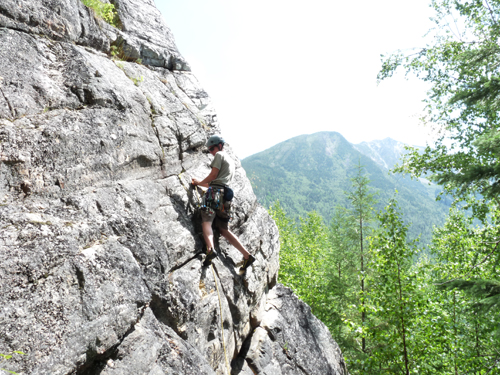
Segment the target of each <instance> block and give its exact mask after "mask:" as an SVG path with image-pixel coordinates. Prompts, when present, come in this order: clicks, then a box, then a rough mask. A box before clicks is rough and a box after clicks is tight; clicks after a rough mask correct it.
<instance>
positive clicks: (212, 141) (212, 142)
mask: <svg viewBox="0 0 500 375" xmlns="http://www.w3.org/2000/svg"><path fill="white" fill-rule="evenodd" d="M219 143H222V146H224V143H225V142H224V138H222V137H221V136H220V135H218V134H214V135H212V136H211V137H210V138H208V141H207V143H206V144H205V146H207V148H210V147H212V146H217V145H218V144H219Z"/></svg>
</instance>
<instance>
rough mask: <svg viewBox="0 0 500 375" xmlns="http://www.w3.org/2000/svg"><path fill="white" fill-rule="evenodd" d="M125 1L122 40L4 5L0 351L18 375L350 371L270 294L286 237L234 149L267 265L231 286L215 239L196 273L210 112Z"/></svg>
mask: <svg viewBox="0 0 500 375" xmlns="http://www.w3.org/2000/svg"><path fill="white" fill-rule="evenodd" d="M114 3H115V5H116V7H117V9H118V14H119V17H120V21H121V23H122V29H121V30H118V29H115V28H113V27H112V26H110V25H107V24H105V23H104V22H102V21H100V20H99V19H95V18H94V17H93V16H92V14H91V13H89V12H88V10H87V9H86V8H85V6H83V5H82V4H81V2H80V1H79V0H65V1H41V0H36V1H32V0H30V1H22V0H4V1H2V3H1V4H0V77H1V79H0V228H1V229H0V257H1V259H2V262H1V263H0V303H1V306H2V308H1V310H0V353H8V352H11V351H12V350H22V351H23V352H25V353H26V354H27V355H26V356H22V357H21V358H15V359H13V360H12V361H9V363H8V365H9V366H10V367H9V369H12V370H14V371H16V372H18V373H19V374H40V375H41V374H51V375H55V374H80V375H83V374H106V375H108V374H113V375H118V374H151V375H153V374H155V375H156V374H158V375H159V374H190V375H191V374H228V373H229V370H228V368H227V365H226V361H225V357H227V359H228V361H227V362H228V363H229V365H230V366H231V367H232V369H231V370H230V371H231V373H233V374H238V373H240V374H245V373H249V374H250V373H252V371H253V372H254V373H262V374H279V373H282V374H316V373H318V374H319V373H321V374H346V373H347V372H346V371H345V369H344V367H343V366H344V365H343V359H342V356H341V354H340V352H339V350H338V347H336V344H335V343H334V342H333V340H332V339H331V337H330V336H329V333H328V330H327V329H326V328H325V327H324V326H323V325H322V324H321V323H320V322H319V321H317V320H315V318H314V317H313V316H312V315H311V313H310V311H309V310H307V307H306V305H304V304H303V303H301V302H300V301H298V300H296V297H294V296H293V294H292V293H291V292H290V291H289V290H287V289H284V288H283V287H282V286H279V285H277V284H276V278H277V272H278V267H279V263H278V251H279V240H278V231H277V228H276V226H275V224H274V222H273V221H272V220H271V218H270V217H269V215H268V214H267V212H266V210H265V209H264V208H262V207H261V206H260V205H259V204H258V203H257V201H256V198H255V195H254V194H253V192H252V189H251V186H250V183H249V181H248V179H247V178H246V175H245V171H244V170H243V169H242V168H241V164H240V163H239V161H238V160H237V158H236V156H235V155H234V153H233V152H232V150H231V148H230V145H229V147H228V152H229V154H230V155H231V157H233V158H234V159H235V160H236V163H237V170H236V177H235V183H234V190H235V193H236V198H235V207H236V209H235V217H234V219H233V222H232V224H231V226H232V230H233V231H234V232H235V233H236V234H237V235H238V236H239V238H240V240H241V241H242V242H243V243H244V244H245V246H247V247H248V248H249V249H250V251H251V252H252V254H254V255H255V257H256V258H257V262H256V263H255V264H254V265H253V267H251V268H250V269H249V270H248V271H247V274H246V275H244V276H241V275H239V274H237V270H238V267H239V265H240V263H241V261H242V258H241V254H240V253H239V252H238V251H236V250H235V249H234V248H232V247H231V246H229V245H228V244H227V243H226V242H225V240H223V239H220V240H219V241H218V246H219V247H220V249H221V255H220V257H219V258H218V259H216V260H215V261H214V262H213V271H212V268H210V267H203V266H202V261H203V257H204V255H203V254H202V250H203V244H202V239H201V227H200V222H199V212H198V210H197V200H198V196H197V193H196V192H195V191H194V190H193V189H192V188H191V187H190V186H189V182H190V180H191V177H197V178H200V177H203V176H205V175H206V174H207V173H208V172H209V170H210V168H209V165H210V160H209V157H208V155H207V154H206V153H204V152H203V151H204V150H203V149H204V143H205V140H206V139H207V137H208V136H209V135H210V134H213V133H219V132H220V128H219V124H218V122H217V116H216V113H215V111H214V109H213V107H212V105H211V102H210V99H209V97H208V95H207V93H206V92H205V91H204V90H203V89H202V88H201V87H200V86H199V84H198V82H197V80H196V78H195V77H194V76H193V74H192V73H191V72H190V71H189V66H188V65H187V63H186V62H185V60H184V59H183V58H182V56H181V55H180V54H179V53H178V51H177V48H176V46H175V43H174V41H173V38H172V35H171V33H170V31H169V29H168V27H167V26H166V25H165V24H164V22H163V20H162V18H161V15H160V13H159V12H158V10H157V9H156V8H155V7H154V3H153V1H152V0H116V1H114ZM111 45H120V46H121V47H122V48H123V50H125V51H129V52H130V55H129V56H128V57H127V59H125V60H129V61H116V60H114V59H113V58H112V56H111V54H110V46H111ZM129 52H127V53H129ZM135 59H141V60H142V64H138V63H137V62H134V60H135ZM216 283H217V284H216ZM217 287H218V288H219V293H217ZM279 301H281V302H279ZM278 305H281V306H283V307H282V308H281V309H279V308H273V307H272V306H278ZM221 314H222V319H221ZM277 314H279V316H280V318H279V319H275V320H273V319H274V318H273V317H276V316H278V315H277ZM271 318H273V319H271ZM221 322H222V323H221ZM304 322H307V324H306V326H304V324H303V323H304ZM221 324H222V327H223V328H222V327H221ZM223 338H224V339H223ZM284 340H285V341H284ZM285 342H286V343H288V344H287V345H288V347H289V348H290V349H289V350H284V349H283V345H284V343H285ZM259 348H260V349H259ZM262 348H263V349H262ZM299 349H300V350H299ZM258 350H264V356H263V357H262V358H261V356H260V354H258ZM311 355H315V356H317V355H321V356H322V357H321V358H324V361H325V364H324V365H318V364H317V363H315V362H316V361H315V362H310V363H307V361H306V359H307V357H308V356H309V357H311ZM277 369H280V370H279V371H281V372H277V371H278V370H277ZM325 371H326V372H325Z"/></svg>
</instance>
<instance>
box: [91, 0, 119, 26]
mask: <svg viewBox="0 0 500 375" xmlns="http://www.w3.org/2000/svg"><path fill="white" fill-rule="evenodd" d="M82 3H83V4H84V5H85V6H86V7H88V8H90V9H92V10H93V11H94V14H95V15H96V17H98V18H101V19H103V20H104V21H106V22H107V23H109V24H110V25H112V26H114V27H117V28H118V27H119V24H120V19H119V18H118V12H117V11H116V8H115V6H114V5H113V4H108V3H103V2H101V1H99V0H82Z"/></svg>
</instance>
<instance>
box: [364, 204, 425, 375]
mask: <svg viewBox="0 0 500 375" xmlns="http://www.w3.org/2000/svg"><path fill="white" fill-rule="evenodd" d="M378 220H379V223H380V229H379V230H378V232H377V234H376V235H375V236H373V237H372V238H371V241H370V254H371V260H370V264H369V266H368V267H369V268H370V270H371V272H370V279H369V283H370V291H369V293H368V296H367V300H368V304H369V306H370V320H369V322H368V323H367V324H366V325H365V326H364V327H363V328H364V329H365V330H366V333H369V335H370V338H371V341H372V345H371V348H370V349H369V354H370V356H369V357H368V358H367V359H366V360H365V363H364V364H363V365H364V366H365V367H368V368H370V369H374V370H376V371H375V373H378V374H396V373H404V374H409V373H410V372H411V373H414V371H413V369H414V368H416V367H417V366H418V362H416V361H415V359H414V356H413V348H414V347H416V346H418V344H417V343H415V342H414V341H413V337H414V335H412V328H413V326H414V321H415V320H416V314H417V312H418V304H419V302H420V299H421V297H420V293H419V292H418V285H417V283H416V281H417V276H416V274H415V270H413V269H412V263H413V257H414V256H415V255H416V253H417V248H416V243H415V241H413V242H411V243H408V242H407V233H408V227H407V226H405V224H404V222H403V220H402V219H401V211H400V210H399V209H398V207H397V203H396V201H395V200H394V199H393V200H391V201H390V202H389V204H388V206H387V207H386V209H385V211H384V212H382V213H381V214H380V215H379V217H378Z"/></svg>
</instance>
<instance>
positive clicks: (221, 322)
mask: <svg viewBox="0 0 500 375" xmlns="http://www.w3.org/2000/svg"><path fill="white" fill-rule="evenodd" d="M210 268H212V273H213V275H214V282H215V288H216V289H217V296H218V297H219V310H220V328H221V332H222V347H223V348H224V359H225V360H226V366H227V373H228V374H231V367H229V362H228V360H227V353H226V340H225V339H224V319H223V318H222V302H221V299H220V293H219V286H218V284H217V278H216V277H215V271H214V265H213V264H210Z"/></svg>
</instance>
